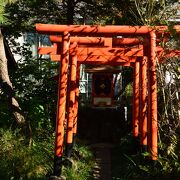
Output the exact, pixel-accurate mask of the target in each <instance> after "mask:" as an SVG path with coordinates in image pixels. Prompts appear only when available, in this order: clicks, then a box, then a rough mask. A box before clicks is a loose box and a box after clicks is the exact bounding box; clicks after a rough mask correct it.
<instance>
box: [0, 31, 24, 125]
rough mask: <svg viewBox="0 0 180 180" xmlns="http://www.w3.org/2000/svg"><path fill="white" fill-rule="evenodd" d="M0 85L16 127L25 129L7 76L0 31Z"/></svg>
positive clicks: (22, 117)
mask: <svg viewBox="0 0 180 180" xmlns="http://www.w3.org/2000/svg"><path fill="white" fill-rule="evenodd" d="M0 83H1V84H2V85H1V87H2V91H3V92H4V94H5V95H6V97H7V100H8V106H9V109H10V111H11V112H12V114H13V116H14V117H15V120H16V122H17V124H18V125H20V126H21V127H22V126H23V127H25V118H24V116H23V114H22V110H21V108H20V106H19V104H18V102H17V100H16V99H15V97H14V93H13V86H12V83H11V81H10V78H9V74H8V65H7V58H6V54H5V48H4V41H3V34H2V31H1V29H0Z"/></svg>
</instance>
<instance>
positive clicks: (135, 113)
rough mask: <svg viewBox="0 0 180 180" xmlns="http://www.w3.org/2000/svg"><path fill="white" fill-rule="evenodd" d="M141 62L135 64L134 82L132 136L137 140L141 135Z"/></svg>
mask: <svg viewBox="0 0 180 180" xmlns="http://www.w3.org/2000/svg"><path fill="white" fill-rule="evenodd" d="M139 67H140V66H139V62H138V61H137V62H135V66H134V81H133V122H132V123H133V124H132V128H133V131H132V134H133V137H135V138H137V137H138V135H139Z"/></svg>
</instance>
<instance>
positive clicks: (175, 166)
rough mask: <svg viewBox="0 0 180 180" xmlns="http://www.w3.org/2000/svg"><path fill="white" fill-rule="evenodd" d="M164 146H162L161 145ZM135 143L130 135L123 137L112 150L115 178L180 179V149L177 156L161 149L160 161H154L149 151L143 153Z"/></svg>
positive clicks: (116, 179)
mask: <svg viewBox="0 0 180 180" xmlns="http://www.w3.org/2000/svg"><path fill="white" fill-rule="evenodd" d="M160 147H162V146H160ZM137 150H138V151H136V147H135V146H134V144H133V141H132V138H131V136H130V135H127V136H125V137H124V138H122V139H121V142H120V143H119V144H118V145H117V146H116V147H115V148H114V149H113V152H112V174H113V179H114V180H129V179H131V180H132V179H133V180H161V179H163V180H169V179H171V180H179V179H180V163H179V155H180V153H179V150H177V149H176V153H177V154H176V156H174V155H173V154H169V155H167V154H166V153H164V154H163V156H162V153H161V151H165V149H160V154H159V157H158V161H156V162H155V163H152V161H149V159H148V155H149V154H148V153H147V152H145V153H141V152H140V151H139V149H137Z"/></svg>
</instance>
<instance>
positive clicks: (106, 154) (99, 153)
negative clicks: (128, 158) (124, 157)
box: [92, 143, 113, 180]
mask: <svg viewBox="0 0 180 180" xmlns="http://www.w3.org/2000/svg"><path fill="white" fill-rule="evenodd" d="M112 147H113V146H112V144H108V143H97V144H93V145H92V149H93V151H94V153H95V159H96V165H95V167H94V170H93V177H94V180H111V179H112V175H111V149H112Z"/></svg>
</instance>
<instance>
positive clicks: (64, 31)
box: [36, 24, 180, 176]
mask: <svg viewBox="0 0 180 180" xmlns="http://www.w3.org/2000/svg"><path fill="white" fill-rule="evenodd" d="M174 29H175V30H176V31H177V33H180V30H179V26H175V27H174ZM36 30H37V31H38V32H40V33H45V34H50V35H53V34H55V35H61V36H62V37H59V36H58V37H57V36H51V37H50V40H51V41H52V42H54V46H53V47H47V48H41V49H40V50H39V53H40V54H51V57H52V60H56V61H60V64H61V66H60V68H61V69H60V76H59V91H58V108H57V119H56V148H55V161H54V162H55V164H54V175H57V176H59V175H60V170H61V158H62V155H63V139H64V121H65V112H66V92H67V82H68V80H67V73H68V64H69V55H70V56H71V58H70V65H71V68H70V74H71V75H70V84H71V86H70V91H69V94H70V95H69V103H68V104H69V108H68V110H67V111H68V112H69V113H68V114H69V117H68V127H67V147H68V146H71V145H72V141H73V133H74V134H76V128H77V127H76V126H77V124H76V121H77V106H78V102H77V100H75V98H76V96H78V76H79V70H77V69H78V68H77V67H78V64H79V63H86V64H87V63H93V64H110V65H115V66H117V65H123V66H134V88H133V89H134V100H133V106H134V108H133V136H134V137H137V136H138V135H139V130H138V128H139V121H138V119H139V110H140V138H141V144H142V145H145V146H146V145H147V132H148V133H149V134H148V135H149V136H148V146H149V148H150V152H151V159H152V160H156V159H157V85H156V52H158V51H160V53H159V54H161V53H162V52H164V50H163V49H162V48H160V47H158V48H157V47H156V35H159V34H162V33H163V34H166V33H168V32H166V31H167V30H168V28H167V27H166V26H161V27H155V28H149V27H147V26H78V25H69V26H68V25H48V24H37V25H36ZM70 35H73V36H75V35H81V36H100V37H101V36H104V37H107V38H94V37H70ZM120 35H134V36H142V37H145V38H146V39H148V43H147V40H146V41H145V40H144V39H143V40H139V39H138V38H110V37H113V36H120ZM71 43H72V45H70V44H71ZM145 43H147V44H145ZM134 44H138V45H139V44H143V46H142V45H139V47H138V48H133V47H130V48H129V47H127V48H120V47H117V46H119V45H123V46H124V45H134ZM83 45H86V46H87V45H89V46H90V47H83ZM148 45H150V46H149V47H147V46H148ZM94 46H95V47H94ZM96 46H100V47H96ZM113 46H114V47H113ZM171 54H173V55H179V51H176V52H175V51H174V52H170V53H169V56H171ZM78 62H79V63H78ZM147 63H148V64H147ZM147 66H148V79H146V77H147V76H146V70H147ZM139 72H141V75H139ZM139 81H140V82H141V83H140V84H141V88H140V89H141V91H140V93H139ZM147 82H148V117H147V115H146V95H147V88H146V86H147V84H146V83H147ZM75 94H76V96H75ZM139 94H140V102H141V108H139ZM73 111H74V112H73ZM147 119H148V122H147ZM147 124H148V125H147ZM73 126H74V127H73ZM147 126H148V131H147Z"/></svg>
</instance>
